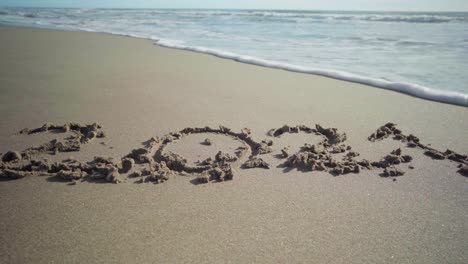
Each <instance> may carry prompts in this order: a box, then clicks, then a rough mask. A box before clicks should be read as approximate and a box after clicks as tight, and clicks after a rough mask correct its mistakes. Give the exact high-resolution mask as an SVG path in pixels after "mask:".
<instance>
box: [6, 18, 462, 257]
mask: <svg viewBox="0 0 468 264" xmlns="http://www.w3.org/2000/svg"><path fill="white" fill-rule="evenodd" d="M0 35H1V36H2V41H0V50H1V55H2V56H1V57H2V59H1V60H0V94H1V96H0V112H1V113H2V119H1V120H0V153H2V155H3V154H5V153H7V152H8V151H18V152H21V151H24V150H26V149H27V148H30V147H32V146H39V145H41V144H44V143H46V142H48V141H50V140H52V139H58V140H59V141H63V140H66V136H68V135H69V134H70V131H69V130H67V132H66V133H59V132H58V131H56V130H55V129H45V131H43V132H41V133H31V134H30V135H28V133H23V134H19V133H18V132H19V131H20V130H22V129H24V128H30V129H33V128H40V127H41V126H43V124H45V123H47V122H50V123H53V124H66V123H69V122H78V123H79V124H92V123H95V122H96V123H98V124H100V125H101V126H102V128H99V130H98V131H104V132H105V137H103V138H101V137H99V138H96V136H93V137H92V138H91V139H92V140H89V142H87V141H86V142H84V143H83V142H82V143H83V144H81V145H80V150H79V151H74V152H62V151H58V153H56V155H50V154H46V153H42V154H40V155H39V158H47V159H49V160H50V161H52V162H53V161H56V162H59V161H61V160H63V159H67V158H70V157H73V158H74V159H76V160H78V161H81V162H88V161H92V160H93V158H94V157H96V156H102V157H111V158H113V159H114V160H116V161H117V162H120V160H121V158H122V157H125V156H126V155H128V154H129V153H131V151H132V150H135V149H139V148H145V147H148V142H150V143H151V140H150V139H151V138H152V137H155V138H156V137H158V138H156V139H153V141H154V142H155V143H154V144H155V145H158V146H159V145H164V144H166V143H164V142H165V141H164V140H165V138H164V136H165V135H169V133H170V132H178V131H182V130H183V129H185V128H204V127H207V126H209V127H211V128H213V129H218V127H219V126H220V125H221V126H224V127H227V128H230V129H231V131H232V133H233V135H228V136H226V134H223V133H196V134H193V133H182V136H180V137H179V136H177V135H174V134H172V135H171V139H170V142H169V143H167V144H166V145H164V146H165V147H166V150H167V151H170V152H171V153H177V154H178V155H180V156H181V157H184V158H185V159H187V162H188V163H189V164H190V166H192V167H193V166H197V165H196V164H197V163H195V162H196V161H203V160H205V159H207V158H210V157H211V158H213V159H215V160H216V158H215V156H216V154H217V153H218V152H219V151H222V152H223V153H229V154H230V155H231V156H233V155H235V153H236V151H239V149H238V148H239V147H241V152H242V151H244V152H246V153H240V154H239V156H238V157H237V158H236V161H235V162H232V164H231V163H229V164H231V165H229V170H231V169H232V172H233V178H232V180H231V179H228V178H225V180H224V181H220V182H217V181H216V180H214V181H212V180H211V179H209V180H208V181H209V182H208V183H206V184H201V182H199V178H200V175H199V174H196V173H187V172H186V171H180V172H174V170H175V169H174V168H173V167H171V166H170V165H169V167H170V170H171V171H170V173H169V178H168V180H166V181H164V182H162V183H160V184H153V183H152V182H143V183H141V181H142V180H141V179H140V178H141V177H136V178H131V177H129V174H125V173H121V175H120V179H121V183H119V184H113V183H111V182H108V181H106V180H105V179H103V180H86V177H85V176H84V177H83V179H82V180H81V179H80V180H76V181H73V182H70V181H66V180H64V179H62V178H60V177H57V175H55V174H48V173H45V174H47V175H45V176H37V177H36V176H31V177H24V178H22V179H15V180H13V179H7V178H9V177H3V179H2V181H0V194H1V197H2V202H1V203H0V221H1V223H0V262H1V263H109V262H112V263H247V262H248V263H253V262H255V263H271V262H277V263H278V262H279V263H283V262H288V263H467V262H468V254H467V252H466V248H468V238H467V231H468V226H467V220H468V213H467V212H468V196H467V192H468V178H467V177H466V176H464V175H462V173H460V172H459V170H460V168H459V166H462V164H463V162H457V161H454V160H452V159H451V157H453V155H452V156H450V153H448V154H447V152H445V151H446V150H447V149H450V150H452V151H453V152H455V153H458V154H460V155H466V154H468V133H467V132H466V131H468V108H466V107H461V106H454V105H449V104H443V103H436V102H432V101H426V100H422V99H418V98H415V97H411V96H408V95H404V94H400V93H396V92H391V91H387V90H383V89H379V88H375V87H370V86H365V85H361V84H355V83H350V82H344V81H339V80H334V79H330V78H325V77H320V76H315V75H308V74H299V73H293V72H288V71H283V70H276V69H269V68H265V67H259V66H254V65H248V64H243V63H238V62H235V61H230V60H225V59H221V58H217V57H215V56H210V55H205V54H199V53H193V52H187V51H181V50H176V49H168V48H162V47H158V46H155V45H153V44H152V42H151V41H148V40H143V39H136V38H129V37H120V36H113V35H107V34H98V33H85V32H65V31H53V30H46V29H31V28H20V27H8V26H0ZM389 122H391V123H394V124H396V126H395V128H392V129H393V130H391V133H390V132H389V133H390V134H389V135H388V137H385V136H382V138H380V136H379V138H378V140H375V141H371V140H369V136H371V135H372V133H374V132H376V130H377V129H379V128H380V127H381V126H383V125H385V124H387V123H389ZM285 124H286V125H289V126H290V127H288V129H286V128H285V129H284V130H288V131H287V132H286V133H284V134H283V132H284V131H283V130H281V129H280V128H282V127H283V126H284V125H285ZM316 124H320V125H321V127H323V128H336V129H337V131H338V132H337V133H335V132H333V130H326V131H321V130H320V127H316ZM298 125H299V126H300V127H297V126H298ZM244 128H248V130H245V129H244ZM301 128H302V130H301ZM68 129H70V127H69V128H68ZM272 129H279V130H272ZM395 129H398V130H401V133H402V134H403V135H404V138H403V139H401V140H395V139H393V137H395V136H397V135H400V133H399V132H396V131H397V130H395ZM57 130H58V129H57ZM72 130H73V129H72ZM221 130H222V129H221ZM295 130H300V131H299V133H296V131H295ZM82 131H83V130H82ZM186 131H188V130H186ZM223 131H224V130H223ZM269 131H270V134H269V133H268V132H269ZM330 131H332V132H333V133H332V132H330ZM275 132H277V136H275V135H274V133H275ZM67 133H68V134H67ZM330 133H331V134H333V135H331V134H330ZM334 133H335V134H334ZM342 133H346V139H345V140H344V139H343V138H342V137H340V135H342ZM82 134H83V132H82ZM247 134H248V136H246V135H247ZM279 134H281V135H279ZM410 134H411V135H415V136H417V138H418V139H419V140H418V141H416V140H411V137H410V136H409V135H410ZM87 135H88V132H86V133H85V135H84V136H85V137H86V136H87ZM82 136H83V135H82ZM179 138H180V139H179ZM207 138H208V139H209V141H211V144H201V143H203V142H204V140H205V139H207ZM250 138H252V139H255V140H252V142H253V143H252V142H250V141H249V139H250ZM148 140H150V141H148ZM262 140H265V141H264V142H262ZM268 141H271V143H272V144H270V143H268ZM332 141H336V144H335V142H332ZM320 142H322V143H320ZM323 142H325V145H323ZM306 143H308V144H311V145H315V146H322V147H323V148H325V150H323V151H330V153H333V152H332V150H333V148H335V147H337V148H338V147H339V146H341V145H340V144H345V145H344V147H345V148H346V147H348V146H349V147H350V149H346V150H343V151H336V152H342V153H338V154H333V155H335V156H334V157H336V159H337V160H342V158H343V161H344V160H346V158H345V156H347V155H348V154H349V153H350V152H351V150H352V152H354V153H355V155H357V154H359V156H356V157H354V156H353V155H354V154H350V155H349V156H348V157H349V159H348V160H350V161H349V162H351V163H352V166H354V167H353V168H355V167H358V169H357V170H359V171H358V172H355V171H353V172H351V173H338V174H343V175H336V173H334V170H333V168H332V167H331V165H327V166H326V168H324V169H323V170H322V171H321V170H319V169H317V170H313V171H310V170H305V171H304V170H303V168H301V167H300V166H299V165H301V164H300V162H299V161H297V162H295V161H294V160H290V159H288V158H286V157H282V152H281V150H282V149H284V148H287V149H288V154H289V157H294V155H296V156H297V155H299V154H300V153H305V152H304V151H303V149H304V148H303V149H302V150H301V147H303V146H304V144H306ZM411 143H412V144H414V145H415V146H413V147H408V145H410V144H411ZM256 144H258V145H259V146H260V145H261V146H262V147H265V149H268V150H269V151H266V153H265V154H262V153H259V152H261V151H259V149H260V148H257V145H256ZM320 144H322V145H320ZM327 144H329V145H327ZM311 145H309V146H308V147H306V149H307V148H309V150H308V152H307V151H306V152H307V153H310V152H314V149H313V148H312V147H310V146H311ZM148 149H149V150H148V151H155V150H156V149H151V148H148ZM310 149H312V150H310ZM397 149H400V150H401V152H402V154H401V155H400V154H395V152H393V154H392V155H396V156H398V158H400V159H401V161H400V160H399V161H398V163H401V164H399V165H398V166H396V167H397V168H398V171H401V172H404V175H402V176H400V177H384V176H388V175H384V174H385V172H384V170H385V169H387V170H390V168H393V165H392V166H389V168H383V167H382V168H380V167H379V165H378V162H379V161H382V160H384V161H382V163H385V162H387V160H385V157H386V155H389V154H390V153H392V151H395V150H397ZM431 149H433V150H438V151H440V152H437V151H433V152H431V153H435V154H430V155H436V154H438V153H439V154H440V153H442V154H443V159H434V156H430V155H429V156H428V154H427V153H426V154H425V152H427V151H430V150H431ZM301 151H302V152H301ZM319 152H320V151H319ZM320 153H322V152H320ZM152 154H154V153H152ZM244 154H245V155H244ZM442 154H441V155H442ZM330 155H331V154H330ZM405 155H406V156H410V157H411V160H410V161H409V160H408V161H406V160H405V158H403V157H404V156H405ZM132 157H133V156H132ZM158 157H159V158H164V156H161V155H160V156H157V154H156V158H155V159H156V161H157V158H158ZM253 157H256V158H261V159H262V160H263V161H264V162H265V163H266V164H268V167H269V169H265V168H250V169H247V168H244V165H243V164H244V162H246V161H247V160H251V158H253ZM138 158H139V157H138V155H136V156H135V159H138ZM441 158H442V157H441ZM321 159H322V157H321ZM361 159H366V160H369V161H375V162H376V164H377V165H376V164H374V165H372V166H371V167H369V169H367V168H365V166H363V165H362V164H358V163H357V160H361ZM287 161H289V163H288V162H287ZM151 162H153V160H151ZM328 162H329V161H328ZM13 163H14V161H13ZM142 163H143V165H141V166H147V165H145V164H144V163H145V162H142ZM285 163H286V165H287V166H285ZM319 163H320V162H319ZM216 164H217V163H216V161H215V165H213V166H215V167H216V166H217V165H216ZM226 164H227V163H226ZM223 165H224V161H223ZM384 165H385V164H384ZM4 166H5V165H4ZM187 166H188V165H187ZM339 166H341V165H339ZM339 166H338V167H339ZM343 166H345V165H343ZM346 166H347V165H346ZM349 166H351V165H349ZM136 168H140V167H136ZM184 168H185V167H184ZM210 169H212V168H211V167H210ZM134 170H137V169H134ZM342 172H343V171H342ZM223 175H227V170H226V171H223ZM197 177H198V178H197ZM226 177H227V176H226ZM10 178H11V177H10ZM111 181H112V180H111Z"/></svg>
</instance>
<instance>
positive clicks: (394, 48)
mask: <svg viewBox="0 0 468 264" xmlns="http://www.w3.org/2000/svg"><path fill="white" fill-rule="evenodd" d="M0 24H10V25H11V24H12V25H24V26H35V27H45V28H53V29H62V30H80V31H93V32H106V33H112V34H119V35H128V36H133V37H141V38H149V39H153V40H155V41H156V43H157V44H159V45H162V46H166V47H173V48H182V49H188V50H192V51H197V52H205V53H210V54H214V55H217V56H220V57H225V58H230V59H234V60H237V61H242V62H246V63H254V64H259V65H264V66H269V67H275V68H283V69H288V70H293V71H298V72H306V73H314V74H321V75H325V76H329V77H334V78H338V79H345V80H349V81H355V82H360V83H365V84H370V85H374V86H378V87H382V88H387V89H391V90H397V91H399V92H403V93H407V94H411V95H415V96H418V97H421V98H426V99H430V100H436V101H442V102H448V103H454V104H459V105H465V106H467V105H468V74H466V73H467V70H468V13H407V12H405V13H401V12H338V11H326V12H324V11H273V10H168V9H164V10H163V9H48V8H46V9H33V8H0Z"/></svg>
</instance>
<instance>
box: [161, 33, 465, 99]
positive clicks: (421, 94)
mask: <svg viewBox="0 0 468 264" xmlns="http://www.w3.org/2000/svg"><path fill="white" fill-rule="evenodd" d="M154 43H155V44H156V45H158V46H162V47H166V48H173V49H181V50H187V51H193V52H199V53H205V54H209V55H213V56H216V57H220V58H224V59H230V60H234V61H238V62H242V63H247V64H253V65H258V66H264V67H268V68H274V69H282V70H286V71H292V72H298V73H307V74H315V75H320V76H325V77H330V78H334V79H338V80H343V81H349V82H354V83H360V84H365V85H370V86H374V87H378V88H383V89H387V90H391V91H396V92H400V93H404V94H408V95H412V96H415V97H418V98H422V99H426V100H431V101H436V102H442V103H448V104H455V105H460V106H466V107H468V95H467V94H463V93H459V92H455V91H441V90H436V89H432V88H429V87H425V86H422V85H419V84H414V83H406V82H392V81H389V80H384V79H378V78H370V77H365V76H359V75H356V74H352V73H348V72H344V71H336V70H329V69H316V68H308V67H302V66H297V65H292V64H288V63H280V62H275V61H269V60H263V59H259V58H255V57H251V56H244V55H239V54H235V53H231V52H226V51H222V50H216V49H210V48H205V47H190V46H184V45H180V44H176V43H174V42H172V41H165V40H158V41H155V42H154Z"/></svg>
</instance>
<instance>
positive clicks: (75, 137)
mask: <svg viewBox="0 0 468 264" xmlns="http://www.w3.org/2000/svg"><path fill="white" fill-rule="evenodd" d="M48 131H51V132H55V133H70V134H71V135H70V136H69V137H67V138H65V140H63V141H59V140H56V139H54V140H52V141H50V142H47V143H45V144H42V145H40V146H36V147H30V148H27V149H25V150H23V151H22V152H16V151H8V152H7V153H5V154H4V155H3V156H2V162H1V163H0V178H4V179H20V178H24V177H27V176H51V177H58V178H60V179H63V180H66V181H70V182H71V183H72V184H75V183H76V182H78V181H107V182H112V183H119V182H122V181H124V180H125V179H126V178H138V180H137V182H140V183H144V182H153V183H162V182H164V181H167V180H169V179H170V177H172V176H175V175H191V176H193V178H194V179H193V182H196V183H209V182H223V181H228V180H232V179H233V178H234V173H235V171H234V169H233V167H240V168H242V169H251V168H263V169H270V168H271V166H270V164H268V163H267V162H265V161H264V160H263V159H262V158H261V157H262V155H265V154H268V153H272V152H273V148H272V146H273V144H274V141H273V139H275V138H278V137H281V135H283V134H285V133H307V134H314V135H317V136H319V137H321V139H322V140H321V141H320V142H319V143H316V144H305V145H304V146H303V147H302V148H301V149H300V150H299V151H298V152H296V153H289V151H288V149H287V148H283V149H281V150H280V153H278V154H277V155H276V157H278V158H280V159H283V160H284V161H283V162H282V164H281V165H280V167H284V168H290V169H292V168H296V169H298V170H301V171H324V172H328V173H330V174H332V175H335V176H337V175H343V174H348V173H360V172H361V171H362V170H380V174H379V175H380V176H382V177H396V176H401V175H404V174H405V172H404V171H403V170H402V169H401V168H400V167H401V166H400V165H401V164H403V163H406V164H408V168H410V169H411V168H413V166H411V165H410V163H411V161H412V160H413V158H412V157H411V156H410V155H405V154H403V151H402V149H401V148H398V149H395V150H393V151H392V152H391V153H389V154H388V155H385V156H384V157H382V158H381V159H379V160H377V161H369V160H366V159H358V157H359V156H360V154H359V153H357V152H355V151H353V150H352V147H351V146H349V145H347V144H346V143H345V142H346V139H347V137H346V133H340V132H338V130H337V129H336V128H323V127H322V126H320V125H318V124H317V125H315V127H314V128H312V127H308V126H305V125H298V126H288V125H285V126H283V127H281V128H277V129H272V130H270V131H268V133H267V134H268V136H269V137H270V139H267V140H262V141H257V140H255V139H254V138H253V136H252V134H251V131H250V129H247V128H245V129H242V130H241V131H240V132H233V131H232V130H231V129H229V128H226V127H224V126H220V127H218V128H211V127H202V128H190V127H189V128H185V129H183V130H181V131H179V132H172V133H169V134H167V135H165V136H163V137H153V138H151V139H150V140H147V141H145V142H144V143H143V145H144V147H141V148H137V149H134V150H132V151H131V152H130V153H129V154H128V155H126V156H124V157H123V158H121V159H120V160H119V161H115V160H114V159H112V158H105V157H94V159H93V160H91V161H88V162H80V161H78V160H75V159H65V160H63V161H61V162H50V161H48V159H46V158H44V156H45V155H54V154H57V152H74V151H80V149H81V145H83V144H86V143H88V142H90V141H92V140H93V139H95V138H105V133H104V131H103V130H102V127H101V126H100V125H99V124H96V123H94V124H90V125H87V124H85V125H83V124H79V123H67V124H64V125H53V124H44V125H43V126H42V127H39V128H35V129H23V130H21V131H20V132H19V134H20V136H21V135H30V134H35V133H44V132H48ZM193 134H206V135H209V134H217V135H224V136H226V137H229V138H231V139H234V140H237V141H238V142H240V143H241V146H239V147H238V148H237V149H236V151H235V153H233V154H230V153H224V152H222V151H219V152H218V153H217V154H216V155H215V156H214V157H210V158H208V159H206V160H203V161H199V162H197V163H196V164H189V162H188V161H187V159H185V158H184V157H182V156H181V155H179V154H177V153H174V152H171V151H168V150H167V146H169V145H171V144H176V143H177V142H178V141H179V140H180V139H182V138H184V137H187V136H189V135H193ZM389 137H392V138H393V139H394V140H398V141H401V142H403V143H406V147H408V148H419V149H421V150H422V151H423V152H424V154H425V155H426V156H429V157H431V158H432V159H437V160H444V159H448V160H450V161H452V162H456V163H458V170H457V172H458V173H460V174H461V175H463V176H465V177H468V157H467V155H462V154H458V153H456V152H454V151H451V150H446V151H445V152H442V151H439V150H436V149H434V148H431V147H429V146H428V145H425V144H423V143H421V141H420V140H419V138H418V137H416V136H414V135H412V134H410V135H405V134H403V132H402V131H401V130H399V129H398V128H397V127H396V125H395V124H393V123H387V124H385V125H383V126H381V127H380V128H378V129H377V131H375V132H374V133H372V134H371V135H370V136H369V137H368V140H369V141H371V142H375V141H379V140H384V139H386V138H389ZM201 144H202V145H211V141H210V139H209V138H207V139H206V140H205V141H203V142H202V143H201ZM339 153H341V155H340V156H341V158H339V159H337V158H336V156H337V155H335V154H339Z"/></svg>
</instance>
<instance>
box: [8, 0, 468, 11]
mask: <svg viewBox="0 0 468 264" xmlns="http://www.w3.org/2000/svg"><path fill="white" fill-rule="evenodd" d="M0 6H31V7H82V8H97V7H104V8H105V7H107V8H236V9H299V10H301V9H305V10H382V11H468V0H198V1H197V0H0Z"/></svg>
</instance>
